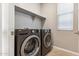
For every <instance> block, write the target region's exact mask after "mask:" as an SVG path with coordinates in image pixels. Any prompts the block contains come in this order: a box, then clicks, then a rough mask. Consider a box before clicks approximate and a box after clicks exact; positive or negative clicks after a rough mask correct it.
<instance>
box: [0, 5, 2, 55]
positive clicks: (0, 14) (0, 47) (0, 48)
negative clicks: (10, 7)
mask: <svg viewBox="0 0 79 59" xmlns="http://www.w3.org/2000/svg"><path fill="white" fill-rule="evenodd" d="M1 39H2V13H1V3H0V56H1V55H2V40H1Z"/></svg>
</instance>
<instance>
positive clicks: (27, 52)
mask: <svg viewBox="0 0 79 59" xmlns="http://www.w3.org/2000/svg"><path fill="white" fill-rule="evenodd" d="M40 55H41V39H40V30H38V29H16V30H15V56H40Z"/></svg>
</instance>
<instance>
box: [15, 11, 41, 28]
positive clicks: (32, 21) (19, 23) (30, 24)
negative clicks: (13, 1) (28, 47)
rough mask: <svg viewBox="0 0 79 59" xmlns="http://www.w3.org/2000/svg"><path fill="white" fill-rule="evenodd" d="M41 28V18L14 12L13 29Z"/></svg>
mask: <svg viewBox="0 0 79 59" xmlns="http://www.w3.org/2000/svg"><path fill="white" fill-rule="evenodd" d="M24 28H32V29H41V19H40V18H38V17H34V18H32V16H30V15H27V14H24V13H21V12H18V11H16V12H15V29H24Z"/></svg>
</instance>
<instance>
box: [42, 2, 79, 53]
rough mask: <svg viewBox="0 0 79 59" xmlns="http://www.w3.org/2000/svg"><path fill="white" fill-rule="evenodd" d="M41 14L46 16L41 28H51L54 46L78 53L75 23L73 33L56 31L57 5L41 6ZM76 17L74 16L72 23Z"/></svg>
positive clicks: (78, 38) (78, 39) (47, 4)
mask: <svg viewBox="0 0 79 59" xmlns="http://www.w3.org/2000/svg"><path fill="white" fill-rule="evenodd" d="M41 5H42V6H41V14H42V15H43V16H46V17H47V19H46V21H45V24H44V27H43V28H51V30H52V38H53V41H54V45H55V46H58V47H61V48H64V49H68V50H71V51H75V52H78V41H79V36H78V35H77V34H74V33H75V32H74V31H76V29H77V28H76V27H75V26H76V25H77V24H76V23H74V24H75V26H74V31H59V30H57V29H56V26H57V11H56V10H57V4H55V3H54V4H49V3H46V4H41ZM76 18H77V17H75V15H74V21H75V19H76Z"/></svg>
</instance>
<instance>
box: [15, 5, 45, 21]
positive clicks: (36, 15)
mask: <svg viewBox="0 0 79 59" xmlns="http://www.w3.org/2000/svg"><path fill="white" fill-rule="evenodd" d="M15 10H16V11H19V12H22V13H24V14H28V15H30V16H33V17H39V18H40V19H41V20H45V19H46V18H45V17H43V16H41V15H38V14H35V13H33V12H30V11H28V10H25V9H23V8H21V7H18V6H15Z"/></svg>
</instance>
